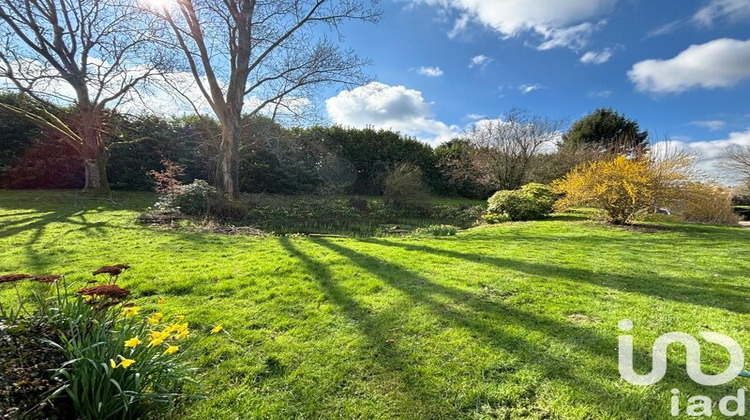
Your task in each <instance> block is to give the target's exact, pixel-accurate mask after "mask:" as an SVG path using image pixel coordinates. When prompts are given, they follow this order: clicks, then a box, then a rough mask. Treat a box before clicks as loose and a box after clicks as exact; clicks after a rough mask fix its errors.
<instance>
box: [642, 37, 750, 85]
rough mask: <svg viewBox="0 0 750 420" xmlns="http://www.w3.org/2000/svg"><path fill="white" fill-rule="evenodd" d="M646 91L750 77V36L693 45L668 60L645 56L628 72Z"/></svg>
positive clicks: (733, 81) (722, 83)
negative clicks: (649, 58)
mask: <svg viewBox="0 0 750 420" xmlns="http://www.w3.org/2000/svg"><path fill="white" fill-rule="evenodd" d="M628 77H629V78H630V80H631V81H632V82H633V83H634V84H635V86H636V88H637V89H638V90H640V91H643V92H653V93H680V92H684V91H686V90H688V89H692V88H697V87H701V88H706V89H712V88H722V87H730V86H734V85H736V84H737V83H739V82H740V81H742V80H743V79H746V78H749V77H750V40H747V41H741V40H736V39H730V38H721V39H716V40H714V41H710V42H707V43H705V44H700V45H691V46H690V47H688V49H686V50H685V51H682V52H681V53H679V54H678V55H677V56H676V57H674V58H670V59H667V60H645V61H641V62H639V63H636V64H635V65H634V66H633V68H632V69H631V70H630V71H629V72H628Z"/></svg>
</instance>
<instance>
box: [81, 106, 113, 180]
mask: <svg viewBox="0 0 750 420" xmlns="http://www.w3.org/2000/svg"><path fill="white" fill-rule="evenodd" d="M78 112H79V114H78V116H77V117H78V118H77V121H76V126H77V127H76V128H77V129H78V131H79V133H80V136H81V137H82V138H83V141H84V146H83V150H84V156H83V167H84V179H85V184H84V187H83V190H84V191H90V192H109V182H108V180H107V161H108V160H109V151H108V150H107V147H106V145H105V144H104V139H103V138H102V132H103V131H104V128H105V121H104V117H105V116H104V114H103V112H102V111H101V110H100V109H98V108H97V107H92V106H86V107H81V109H79V111H78Z"/></svg>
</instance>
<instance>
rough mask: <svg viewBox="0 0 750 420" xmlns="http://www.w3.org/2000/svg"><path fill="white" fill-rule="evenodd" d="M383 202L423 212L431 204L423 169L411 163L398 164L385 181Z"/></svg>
mask: <svg viewBox="0 0 750 420" xmlns="http://www.w3.org/2000/svg"><path fill="white" fill-rule="evenodd" d="M383 184H384V186H385V187H384V189H383V202H384V203H385V204H386V205H387V206H390V207H393V208H395V209H399V210H404V211H409V212H416V213H419V212H423V211H425V210H426V208H427V207H428V205H429V195H428V194H427V191H426V188H425V185H424V182H423V181H422V170H421V169H419V167H417V166H416V165H412V164H410V163H401V164H399V165H396V167H394V168H393V169H392V170H391V171H389V172H388V174H387V175H386V177H385V180H384V181H383Z"/></svg>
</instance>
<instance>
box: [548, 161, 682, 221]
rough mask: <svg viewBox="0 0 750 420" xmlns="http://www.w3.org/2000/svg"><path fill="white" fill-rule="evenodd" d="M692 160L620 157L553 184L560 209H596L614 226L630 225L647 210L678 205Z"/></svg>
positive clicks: (580, 169)
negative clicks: (591, 207) (602, 212)
mask: <svg viewBox="0 0 750 420" xmlns="http://www.w3.org/2000/svg"><path fill="white" fill-rule="evenodd" d="M689 166H690V160H689V159H687V158H685V157H679V156H678V157H675V158H670V159H661V160H657V159H648V158H645V157H639V158H632V159H631V158H628V157H626V156H622V155H621V156H617V157H616V158H614V159H611V160H598V161H594V162H591V163H587V164H584V165H580V166H578V167H576V168H575V169H574V170H573V171H571V172H570V173H568V174H567V175H565V177H563V178H562V179H560V180H558V181H555V183H554V184H553V186H554V188H555V190H556V191H557V192H558V193H560V194H562V195H563V198H562V199H561V200H559V201H558V202H557V207H558V209H560V210H565V209H568V208H571V207H575V206H593V207H596V208H599V209H601V210H603V211H604V213H605V215H606V218H607V221H608V222H610V223H612V224H618V225H621V224H627V223H631V222H632V221H633V220H634V218H635V217H636V216H637V215H639V214H642V213H645V212H647V211H652V210H654V209H658V208H660V207H669V206H671V205H673V204H674V203H675V202H678V201H679V200H680V198H681V197H682V195H683V191H684V188H685V183H686V182H687V175H686V173H687V171H688V169H689Z"/></svg>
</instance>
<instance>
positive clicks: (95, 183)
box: [83, 152, 110, 192]
mask: <svg viewBox="0 0 750 420" xmlns="http://www.w3.org/2000/svg"><path fill="white" fill-rule="evenodd" d="M107 160H108V156H107V153H106V152H105V153H100V154H99V155H98V156H93V157H86V158H84V160H83V169H84V175H83V176H84V179H85V181H86V183H85V184H84V187H83V190H84V191H90V192H109V191H110V190H109V181H108V180H107Z"/></svg>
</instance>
